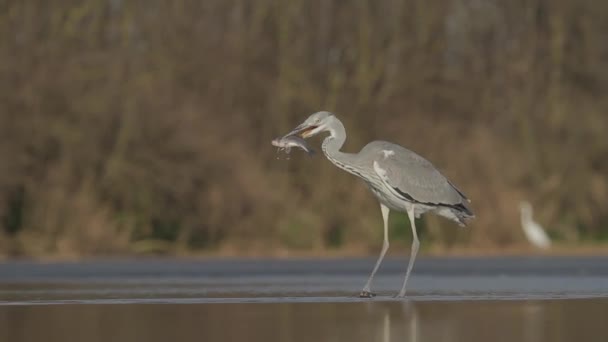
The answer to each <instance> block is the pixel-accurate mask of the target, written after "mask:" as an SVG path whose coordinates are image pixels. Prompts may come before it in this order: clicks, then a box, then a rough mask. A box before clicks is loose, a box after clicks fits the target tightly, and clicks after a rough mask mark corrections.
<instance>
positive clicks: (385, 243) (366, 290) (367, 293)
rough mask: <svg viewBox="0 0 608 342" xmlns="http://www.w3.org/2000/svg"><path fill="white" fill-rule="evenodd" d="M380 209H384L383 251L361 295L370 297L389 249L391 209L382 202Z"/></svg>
mask: <svg viewBox="0 0 608 342" xmlns="http://www.w3.org/2000/svg"><path fill="white" fill-rule="evenodd" d="M380 210H381V211H382V220H383V221H384V241H383V242H382V251H380V256H379V257H378V261H376V266H374V269H373V270H372V274H370V276H369V279H367V283H365V286H364V287H363V290H362V291H361V294H360V296H361V297H370V296H371V295H372V294H371V292H370V287H371V285H372V280H373V279H374V275H376V271H378V268H379V267H380V264H381V263H382V259H384V255H385V254H386V251H387V250H388V214H389V212H390V209H389V208H388V207H387V206H385V205H384V204H382V203H380Z"/></svg>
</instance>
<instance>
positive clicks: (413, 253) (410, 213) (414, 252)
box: [397, 206, 420, 297]
mask: <svg viewBox="0 0 608 342" xmlns="http://www.w3.org/2000/svg"><path fill="white" fill-rule="evenodd" d="M407 216H408V217H409V218H410V225H411V226H412V251H411V254H410V261H409V263H408V264H407V271H406V272H405V279H404V280H403V287H401V291H399V294H398V295H397V296H398V297H404V296H405V286H406V285H407V279H408V278H409V277H410V273H411V272H412V268H413V267H414V262H415V261H416V255H417V254H418V247H419V246H420V241H418V233H417V232H416V217H415V215H414V208H413V206H411V207H410V208H408V210H407Z"/></svg>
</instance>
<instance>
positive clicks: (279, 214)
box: [0, 0, 608, 256]
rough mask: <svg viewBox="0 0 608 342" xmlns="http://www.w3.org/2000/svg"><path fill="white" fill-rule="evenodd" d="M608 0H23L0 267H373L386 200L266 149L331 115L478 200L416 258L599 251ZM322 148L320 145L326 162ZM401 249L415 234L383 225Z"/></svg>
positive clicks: (6, 38) (607, 107)
mask: <svg viewBox="0 0 608 342" xmlns="http://www.w3.org/2000/svg"><path fill="white" fill-rule="evenodd" d="M606 18H608V3H605V2H601V1H565V0H554V1H543V0H533V1H474V0H460V1H457V0H452V1H444V0H433V1H428V0H392V1H381V2H378V1H373V0H361V1H335V0H316V1H311V0H293V1H271V0H259V1H249V0H206V1H198V0H173V1H123V0H88V1H63V2H59V3H53V4H51V2H45V1H34V0H14V1H10V0H9V1H4V2H3V3H2V4H0V61H1V63H0V155H1V156H2V162H1V163H0V218H1V221H0V255H13V256H16V255H28V256H53V255H59V256H70V255H89V254H97V255H99V254H109V253H132V252H148V251H163V252H168V253H187V252H192V251H218V250H223V251H234V252H237V253H248V252H254V251H261V252H263V253H273V252H277V251H284V250H304V251H313V252H321V251H326V250H329V249H336V248H341V249H345V250H346V249H350V250H358V251H364V252H365V251H367V250H368V249H370V248H371V249H373V250H374V251H375V250H376V249H377V248H378V246H379V244H380V242H381V235H382V232H381V218H380V211H379V209H378V206H377V203H376V201H375V200H374V199H373V197H372V195H371V194H370V193H369V192H368V190H367V189H366V188H365V186H364V185H363V184H362V182H360V181H358V180H357V179H355V178H354V177H352V176H350V175H348V174H346V173H344V172H343V171H340V170H338V169H337V168H335V167H334V166H333V165H331V164H330V163H329V162H328V161H326V160H325V159H324V158H322V156H319V157H317V158H312V159H310V158H308V157H307V156H305V155H304V154H303V153H298V152H299V151H296V152H294V153H292V156H291V159H290V160H277V159H276V158H277V156H276V154H275V152H276V151H275V149H274V148H272V147H271V146H270V140H271V139H272V138H274V137H275V136H277V135H279V134H281V133H284V132H286V131H287V130H289V129H291V128H292V127H294V126H295V125H297V124H299V123H300V122H301V121H302V120H303V119H305V118H306V116H308V115H309V114H310V113H312V112H315V111H317V110H321V109H324V110H330V111H333V112H335V113H336V114H337V115H338V116H339V117H340V118H341V119H342V121H343V122H344V123H345V125H346V128H347V132H348V134H349V137H348V140H347V142H346V145H345V150H347V151H351V152H354V151H357V150H359V149H360V148H361V147H362V146H363V145H364V144H365V143H367V142H368V141H370V140H372V139H384V140H390V141H394V142H396V143H399V144H402V145H404V146H407V147H408V148H410V149H413V150H415V151H417V152H419V153H420V154H422V155H424V156H426V157H427V158H428V159H430V160H431V161H432V162H433V163H434V164H435V165H436V166H437V167H439V168H440V169H441V170H442V171H443V172H444V173H445V174H446V175H448V176H449V178H451V179H452V180H453V181H454V182H455V183H456V184H458V186H459V187H460V188H461V189H463V190H464V191H465V193H467V195H468V196H469V197H470V198H471V199H472V200H473V203H472V206H473V208H474V210H475V212H476V214H477V219H476V220H475V221H474V222H473V223H472V225H471V228H470V229H469V230H458V229H456V228H455V226H454V225H453V224H451V223H449V222H447V221H445V220H443V219H440V218H435V217H432V216H431V217H427V218H425V219H424V220H423V222H421V224H420V226H421V227H422V235H423V246H424V245H426V246H448V247H449V246H454V245H457V246H464V245H467V246H470V247H475V246H477V247H492V248H493V247H501V246H509V245H511V244H515V243H520V242H521V241H523V235H522V233H521V231H520V229H519V216H518V203H519V201H520V200H522V199H527V200H529V201H531V202H532V203H533V204H534V205H535V209H536V212H535V214H536V218H537V219H538V220H539V221H540V222H542V223H543V224H544V225H545V226H546V227H547V228H548V230H549V231H550V233H551V234H552V235H553V236H555V237H556V238H558V239H561V240H563V241H570V242H574V241H579V240H580V239H590V240H598V239H603V238H606V237H607V236H608V230H607V229H606V228H607V225H608V211H607V210H606V204H607V203H608V177H607V174H608V158H606V157H607V156H608V134H607V133H606V132H608V118H607V115H608V96H606V92H607V91H608V44H607V43H606V42H607V39H606V37H607V36H608V20H606ZM318 142H319V140H317V139H315V140H314V141H313V144H316V145H318ZM391 219H392V221H391V222H392V223H391V225H392V227H393V229H392V232H391V234H392V236H393V237H394V241H396V242H397V243H399V241H401V242H402V243H403V244H407V241H408V240H409V238H410V233H409V227H408V223H407V218H406V216H405V215H399V214H393V216H391Z"/></svg>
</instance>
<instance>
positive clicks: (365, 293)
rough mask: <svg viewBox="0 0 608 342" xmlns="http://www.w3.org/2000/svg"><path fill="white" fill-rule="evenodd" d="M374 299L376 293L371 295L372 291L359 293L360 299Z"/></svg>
mask: <svg viewBox="0 0 608 342" xmlns="http://www.w3.org/2000/svg"><path fill="white" fill-rule="evenodd" d="M372 297H376V294H375V293H371V292H370V291H365V290H363V291H361V293H359V298H372Z"/></svg>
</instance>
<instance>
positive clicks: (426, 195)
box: [373, 145, 468, 211]
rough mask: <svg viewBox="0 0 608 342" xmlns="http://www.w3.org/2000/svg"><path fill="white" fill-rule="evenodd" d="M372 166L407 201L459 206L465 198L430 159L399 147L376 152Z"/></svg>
mask: <svg viewBox="0 0 608 342" xmlns="http://www.w3.org/2000/svg"><path fill="white" fill-rule="evenodd" d="M373 166H374V170H375V171H376V173H377V174H378V175H379V176H380V178H381V179H382V180H383V181H384V182H385V183H386V185H387V186H390V187H391V188H392V189H393V190H394V191H395V192H396V193H398V194H399V195H400V196H401V197H403V198H405V199H407V200H409V201H413V202H418V203H423V204H432V205H446V206H457V207H460V206H461V205H462V204H463V200H466V197H464V195H461V192H460V191H459V190H457V189H456V188H455V187H454V186H452V185H451V183H450V182H449V181H448V180H447V178H446V177H445V176H443V175H442V174H441V173H440V172H439V171H438V170H437V169H436V168H435V167H434V166H433V165H432V164H431V162H429V161H428V160H426V159H424V158H423V157H421V156H419V155H418V154H416V153H414V152H412V151H410V150H407V149H405V148H403V147H401V146H398V145H396V146H390V147H389V146H387V147H385V148H384V149H383V150H380V151H377V153H375V158H374V164H373ZM463 209H466V206H464V208H463ZM467 211H468V210H467Z"/></svg>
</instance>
